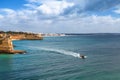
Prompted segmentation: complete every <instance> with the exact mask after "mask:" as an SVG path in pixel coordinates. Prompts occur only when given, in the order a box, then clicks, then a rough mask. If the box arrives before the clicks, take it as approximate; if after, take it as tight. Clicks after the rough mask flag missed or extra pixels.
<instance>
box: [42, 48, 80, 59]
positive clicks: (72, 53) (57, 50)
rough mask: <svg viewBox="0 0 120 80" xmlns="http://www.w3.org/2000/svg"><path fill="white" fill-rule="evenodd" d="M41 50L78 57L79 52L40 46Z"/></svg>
mask: <svg viewBox="0 0 120 80" xmlns="http://www.w3.org/2000/svg"><path fill="white" fill-rule="evenodd" d="M41 49H42V50H45V51H52V52H58V53H60V54H65V55H71V56H73V57H78V58H80V54H79V53H76V52H72V51H67V50H61V49H50V48H41Z"/></svg>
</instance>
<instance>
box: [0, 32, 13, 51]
mask: <svg viewBox="0 0 120 80" xmlns="http://www.w3.org/2000/svg"><path fill="white" fill-rule="evenodd" d="M12 50H13V44H12V39H11V36H10V35H6V34H0V51H12Z"/></svg>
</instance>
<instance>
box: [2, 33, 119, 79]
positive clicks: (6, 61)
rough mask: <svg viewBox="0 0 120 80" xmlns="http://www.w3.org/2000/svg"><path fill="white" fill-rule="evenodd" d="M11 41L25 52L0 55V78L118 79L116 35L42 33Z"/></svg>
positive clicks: (117, 42)
mask: <svg viewBox="0 0 120 80" xmlns="http://www.w3.org/2000/svg"><path fill="white" fill-rule="evenodd" d="M13 44H14V45H15V49H16V50H26V51H27V53H26V54H15V55H12V54H11V55H0V80H120V35H77V36H64V37H46V38H44V40H21V41H13ZM79 54H82V55H85V56H87V58H86V59H80V58H79V57H78V55H79Z"/></svg>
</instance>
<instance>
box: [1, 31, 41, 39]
mask: <svg viewBox="0 0 120 80" xmlns="http://www.w3.org/2000/svg"><path fill="white" fill-rule="evenodd" d="M4 33H6V34H7V35H10V36H11V39H12V40H42V39H43V36H42V35H41V34H35V33H27V32H12V31H9V32H0V34H4Z"/></svg>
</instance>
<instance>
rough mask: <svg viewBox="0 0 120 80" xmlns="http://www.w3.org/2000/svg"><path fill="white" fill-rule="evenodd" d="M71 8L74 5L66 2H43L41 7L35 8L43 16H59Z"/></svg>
mask: <svg viewBox="0 0 120 80" xmlns="http://www.w3.org/2000/svg"><path fill="white" fill-rule="evenodd" d="M72 6H74V3H69V2H66V1H49V2H48V1H44V2H43V3H42V5H40V6H38V7H36V10H37V11H40V12H41V13H42V14H45V15H59V14H60V13H62V12H64V10H65V9H66V8H68V7H72Z"/></svg>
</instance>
